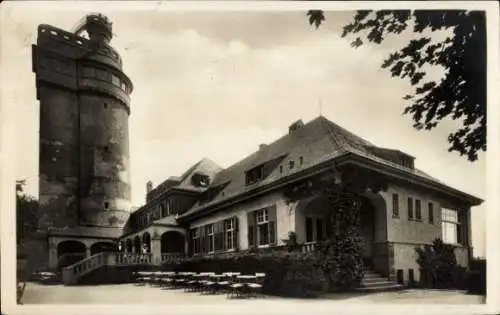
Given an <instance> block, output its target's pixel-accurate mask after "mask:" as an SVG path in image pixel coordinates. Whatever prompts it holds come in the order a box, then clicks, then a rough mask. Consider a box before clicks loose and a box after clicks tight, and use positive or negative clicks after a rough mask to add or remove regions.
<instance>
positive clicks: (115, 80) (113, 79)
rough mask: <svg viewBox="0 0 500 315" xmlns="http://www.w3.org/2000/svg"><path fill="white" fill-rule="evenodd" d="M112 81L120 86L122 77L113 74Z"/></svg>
mask: <svg viewBox="0 0 500 315" xmlns="http://www.w3.org/2000/svg"><path fill="white" fill-rule="evenodd" d="M111 82H113V84H114V85H116V86H120V78H119V77H117V76H116V75H114V74H111Z"/></svg>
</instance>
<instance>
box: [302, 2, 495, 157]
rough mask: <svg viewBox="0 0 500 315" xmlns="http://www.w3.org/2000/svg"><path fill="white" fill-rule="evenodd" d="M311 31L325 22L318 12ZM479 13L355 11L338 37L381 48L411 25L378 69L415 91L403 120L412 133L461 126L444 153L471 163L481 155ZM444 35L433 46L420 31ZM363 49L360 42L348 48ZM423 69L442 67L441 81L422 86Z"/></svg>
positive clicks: (482, 45) (482, 43) (482, 34)
mask: <svg viewBox="0 0 500 315" xmlns="http://www.w3.org/2000/svg"><path fill="white" fill-rule="evenodd" d="M308 15H309V23H310V24H311V25H312V24H314V25H316V28H318V27H319V25H320V24H321V23H322V22H323V21H324V20H325V17H324V14H323V12H321V11H318V10H312V11H309V12H308ZM485 23H486V22H485V13H484V12H482V11H465V10H442V11H438V10H434V11H424V10H416V11H409V10H381V11H366V10H365V11H358V12H357V14H356V15H355V16H354V20H353V21H352V22H351V23H350V24H348V25H345V26H344V29H343V33H342V36H343V37H346V36H348V35H350V34H360V33H363V34H365V36H364V37H365V38H366V40H367V41H368V42H371V43H376V44H380V43H382V41H383V40H384V39H385V38H386V37H387V35H389V34H401V33H402V32H403V31H405V30H406V29H408V28H409V27H410V25H413V32H414V33H415V37H414V39H411V40H410V41H409V42H408V43H407V44H406V46H404V47H402V48H401V49H400V50H399V51H396V52H394V53H392V54H391V55H390V56H389V57H388V58H387V59H386V60H385V61H384V62H383V64H382V68H387V69H389V70H390V71H391V73H392V76H394V77H399V78H401V79H407V80H409V81H410V83H411V84H412V85H413V86H415V90H414V93H413V94H412V95H406V96H405V97H404V98H405V99H406V100H409V101H411V105H409V106H407V107H406V108H405V110H404V114H411V115H412V118H413V121H414V125H413V126H414V127H415V128H416V129H418V130H421V129H426V130H431V129H433V128H435V127H436V126H437V125H438V124H439V122H440V121H442V120H443V119H445V118H451V119H453V120H457V119H458V120H460V121H461V122H462V124H461V126H460V127H459V128H458V130H456V131H455V132H452V133H450V134H449V136H448V142H449V144H450V146H449V148H448V151H450V152H451V151H456V152H458V153H459V154H460V155H466V156H467V158H468V159H469V160H470V161H475V160H477V158H478V153H479V152H480V151H486V24H485ZM438 30H440V31H441V30H445V31H449V33H450V36H448V37H446V38H444V39H442V40H440V41H433V40H431V38H430V37H429V36H428V35H425V31H432V32H434V31H438ZM363 43H364V41H363V39H362V38H361V36H359V37H356V38H355V40H354V41H352V43H351V45H352V46H353V47H359V46H360V45H362V44H363ZM428 66H441V67H443V68H444V69H445V75H444V77H443V78H442V79H441V80H440V81H439V82H436V81H433V80H426V74H427V70H426V67H428Z"/></svg>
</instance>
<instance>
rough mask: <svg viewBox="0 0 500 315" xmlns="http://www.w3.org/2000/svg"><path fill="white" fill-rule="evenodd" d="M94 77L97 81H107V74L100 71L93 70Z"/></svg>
mask: <svg viewBox="0 0 500 315" xmlns="http://www.w3.org/2000/svg"><path fill="white" fill-rule="evenodd" d="M95 77H96V78H98V79H99V80H107V79H108V76H107V72H106V71H104V70H102V69H95Z"/></svg>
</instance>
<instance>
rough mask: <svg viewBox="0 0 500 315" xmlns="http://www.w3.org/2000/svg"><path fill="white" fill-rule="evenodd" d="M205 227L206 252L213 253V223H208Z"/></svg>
mask: <svg viewBox="0 0 500 315" xmlns="http://www.w3.org/2000/svg"><path fill="white" fill-rule="evenodd" d="M206 229H207V238H206V240H207V252H208V253H213V252H214V247H215V246H214V241H215V237H214V225H213V224H209V225H207V226H206Z"/></svg>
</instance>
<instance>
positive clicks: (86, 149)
mask: <svg viewBox="0 0 500 315" xmlns="http://www.w3.org/2000/svg"><path fill="white" fill-rule="evenodd" d="M84 32H86V33H87V34H88V36H83V35H84ZM111 39H112V24H111V22H110V21H109V20H108V18H107V17H105V16H103V15H101V14H89V15H87V16H85V17H84V18H83V19H82V20H81V21H80V22H79V23H78V24H77V25H76V26H75V27H74V28H73V30H72V31H65V30H62V29H59V28H56V27H54V26H50V25H39V27H38V38H37V44H36V45H33V72H35V73H36V89H37V99H38V100H39V102H40V155H39V163H40V166H39V167H40V168H39V201H40V221H39V226H40V227H41V228H42V230H43V229H45V230H47V231H49V232H48V239H49V240H48V246H49V255H52V256H54V255H56V256H58V257H59V256H60V255H61V250H60V248H58V245H59V243H60V242H62V241H64V240H71V239H78V241H79V242H80V243H83V245H85V246H86V253H87V255H89V248H90V246H92V244H91V243H92V242H94V241H89V239H93V240H99V239H101V241H106V240H108V241H110V242H112V241H113V240H114V239H116V237H118V236H119V235H120V233H121V229H122V228H123V226H124V225H125V223H126V221H127V219H128V217H129V213H130V175H129V136H128V118H129V115H130V98H129V95H130V93H131V92H132V88H133V87H132V82H131V81H130V79H129V78H128V77H127V75H125V73H124V72H123V70H122V60H121V57H120V55H119V54H118V53H117V52H116V51H115V50H114V49H113V48H112V47H111V46H110V41H111ZM76 247H77V246H73V247H71V246H70V248H73V249H70V251H73V250H74V248H76ZM51 250H52V252H51ZM57 251H59V252H58V253H56V252H57ZM54 259H55V258H54V257H52V258H51V260H52V263H51V264H52V265H53V264H54V263H55V262H54Z"/></svg>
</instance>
